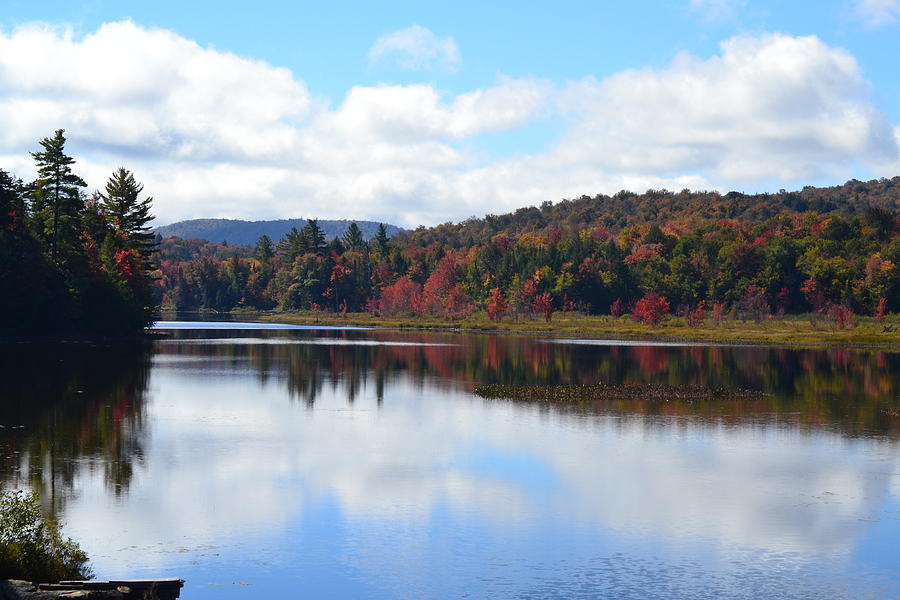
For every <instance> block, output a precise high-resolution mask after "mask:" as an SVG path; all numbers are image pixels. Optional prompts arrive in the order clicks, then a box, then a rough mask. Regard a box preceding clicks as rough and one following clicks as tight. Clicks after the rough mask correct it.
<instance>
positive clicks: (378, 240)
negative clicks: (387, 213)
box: [373, 223, 388, 258]
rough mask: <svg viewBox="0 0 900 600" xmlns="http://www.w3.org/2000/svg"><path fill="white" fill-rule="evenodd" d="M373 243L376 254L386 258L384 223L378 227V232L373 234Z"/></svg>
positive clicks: (386, 238) (386, 243) (385, 229)
mask: <svg viewBox="0 0 900 600" xmlns="http://www.w3.org/2000/svg"><path fill="white" fill-rule="evenodd" d="M373 241H374V242H375V248H376V249H377V250H378V254H380V255H381V257H382V258H387V255H388V235H387V227H385V225H384V223H380V224H379V225H378V232H377V233H376V234H375V237H374V238H373Z"/></svg>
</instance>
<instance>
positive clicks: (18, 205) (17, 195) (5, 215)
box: [0, 169, 25, 229]
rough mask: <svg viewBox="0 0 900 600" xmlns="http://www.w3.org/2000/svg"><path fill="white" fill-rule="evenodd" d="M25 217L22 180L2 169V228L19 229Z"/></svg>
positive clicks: (0, 181) (0, 187) (0, 210)
mask: <svg viewBox="0 0 900 600" xmlns="http://www.w3.org/2000/svg"><path fill="white" fill-rule="evenodd" d="M24 219H25V197H24V187H23V185H22V181H21V180H19V179H15V178H13V177H12V176H11V175H10V174H9V173H7V172H6V171H4V170H3V169H0V229H9V228H12V229H18V224H20V223H22V222H24Z"/></svg>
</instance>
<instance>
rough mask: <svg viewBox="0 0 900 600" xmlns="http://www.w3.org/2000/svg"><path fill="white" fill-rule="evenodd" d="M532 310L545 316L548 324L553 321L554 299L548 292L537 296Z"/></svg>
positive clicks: (532, 304)
mask: <svg viewBox="0 0 900 600" xmlns="http://www.w3.org/2000/svg"><path fill="white" fill-rule="evenodd" d="M531 308H532V310H534V312H536V313H539V314H543V315H544V320H545V321H547V322H548V323H549V322H550V321H551V320H552V319H553V297H552V296H551V295H550V294H549V293H548V292H545V293H543V294H538V295H537V296H535V297H534V301H532V303H531Z"/></svg>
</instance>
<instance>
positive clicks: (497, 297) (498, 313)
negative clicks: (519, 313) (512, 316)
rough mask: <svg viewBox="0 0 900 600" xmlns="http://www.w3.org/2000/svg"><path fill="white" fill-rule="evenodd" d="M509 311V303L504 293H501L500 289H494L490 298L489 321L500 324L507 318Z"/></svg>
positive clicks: (488, 307)
mask: <svg viewBox="0 0 900 600" xmlns="http://www.w3.org/2000/svg"><path fill="white" fill-rule="evenodd" d="M507 310H509V303H508V302H507V301H506V297H505V296H504V295H503V292H501V291H500V288H493V289H492V290H491V297H490V298H488V305H487V314H488V319H490V320H491V321H497V322H498V323H499V322H500V321H502V320H503V317H504V316H506V311H507Z"/></svg>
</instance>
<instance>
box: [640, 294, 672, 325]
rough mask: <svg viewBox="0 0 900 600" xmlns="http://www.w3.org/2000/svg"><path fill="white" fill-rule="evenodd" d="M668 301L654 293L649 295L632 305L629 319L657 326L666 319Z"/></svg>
mask: <svg viewBox="0 0 900 600" xmlns="http://www.w3.org/2000/svg"><path fill="white" fill-rule="evenodd" d="M668 315H669V301H668V300H666V297H665V296H660V295H659V294H656V293H653V292H651V293H649V294H647V295H646V296H644V297H643V298H641V299H640V300H638V301H637V303H636V304H635V305H634V310H633V311H632V313H631V318H632V319H634V320H635V321H640V322H641V323H649V324H650V325H657V324H658V323H660V322H661V321H663V320H665V319H666V318H668Z"/></svg>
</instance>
